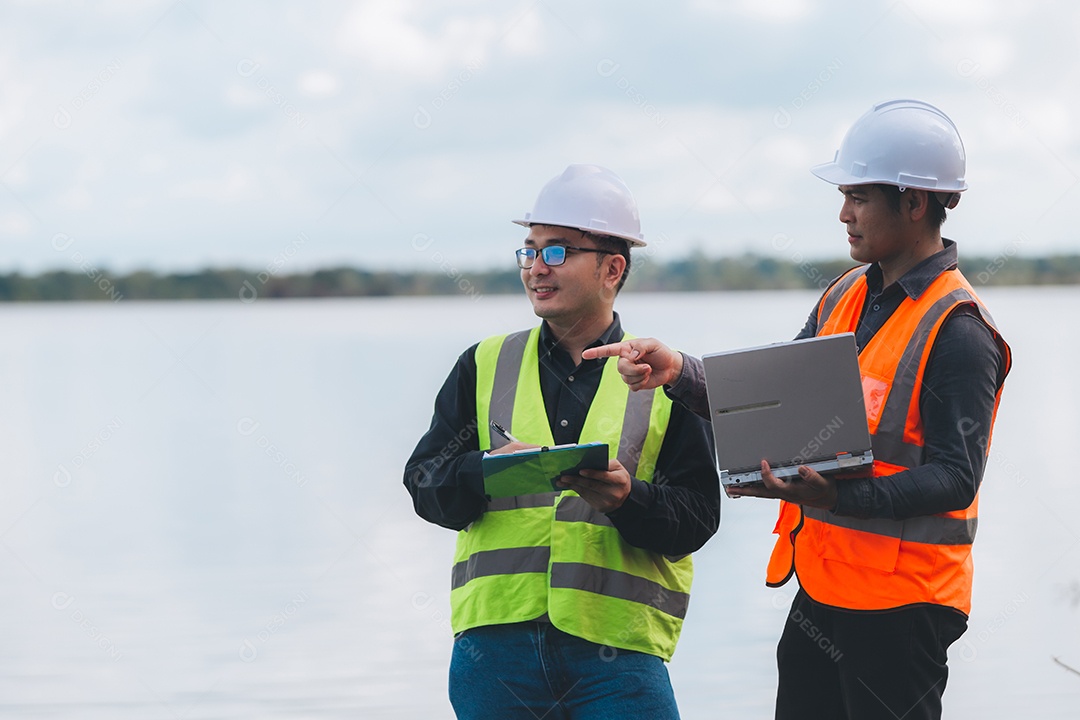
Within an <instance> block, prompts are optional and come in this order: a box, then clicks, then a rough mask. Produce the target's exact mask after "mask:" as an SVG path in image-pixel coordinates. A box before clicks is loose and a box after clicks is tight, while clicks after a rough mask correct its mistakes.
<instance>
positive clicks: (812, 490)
mask: <svg viewBox="0 0 1080 720" xmlns="http://www.w3.org/2000/svg"><path fill="white" fill-rule="evenodd" d="M724 490H725V492H727V494H728V497H730V498H740V497H743V496H744V495H749V496H751V497H762V498H779V499H780V500H787V501H788V502H790V503H795V504H796V505H807V506H809V507H818V508H824V509H825V510H832V509H833V508H834V507H836V500H837V492H836V480H835V479H834V478H831V477H825V476H824V475H821V474H820V473H816V472H814V471H813V470H811V469H810V468H808V467H806V466H805V465H803V466H802V467H800V468H799V474H798V475H795V476H794V477H790V478H778V477H776V476H775V475H773V474H772V470H771V469H770V468H769V463H768V462H767V461H765V460H762V461H761V482H760V483H753V484H748V485H728V486H726V487H725V488H724Z"/></svg>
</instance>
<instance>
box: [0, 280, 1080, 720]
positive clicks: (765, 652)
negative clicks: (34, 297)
mask: <svg viewBox="0 0 1080 720" xmlns="http://www.w3.org/2000/svg"><path fill="white" fill-rule="evenodd" d="M983 294H984V299H985V300H986V301H987V303H988V304H989V305H990V307H991V309H992V310H993V312H994V314H995V317H996V319H997V320H998V324H999V326H1000V327H1001V328H1002V330H1003V332H1004V333H1005V335H1006V337H1007V338H1008V339H1009V340H1010V342H1011V343H1012V346H1013V348H1014V351H1015V369H1014V371H1013V374H1012V376H1011V377H1010V379H1009V381H1008V383H1007V385H1006V389H1005V396H1004V401H1003V403H1002V407H1001V411H1000V414H999V418H998V423H997V428H996V432H995V438H994V445H993V450H992V453H991V459H990V464H989V468H988V471H987V475H986V480H985V484H984V485H983V493H982V505H981V508H980V520H981V523H980V527H979V538H978V541H977V543H976V546H975V562H976V573H975V592H974V612H973V614H972V616H971V622H970V627H969V630H968V632H967V634H966V635H965V636H964V637H963V638H962V639H961V640H960V641H959V642H958V643H957V644H956V645H954V646H953V648H952V652H951V662H950V667H951V677H950V680H949V687H948V690H947V692H946V694H945V707H946V717H950V718H1014V717H1038V718H1075V717H1077V714H1078V711H1077V708H1078V707H1080V675H1078V674H1076V673H1075V672H1072V671H1070V670H1069V669H1067V667H1066V666H1069V667H1071V668H1075V669H1076V670H1080V519H1078V517H1077V513H1076V510H1075V508H1076V507H1078V506H1080V483H1077V481H1076V472H1075V471H1074V470H1072V469H1071V468H1070V466H1069V465H1068V463H1069V462H1070V461H1071V459H1072V456H1073V452H1074V451H1075V449H1076V448H1077V445H1078V444H1077V441H1076V438H1077V437H1078V435H1080V413H1078V410H1077V409H1078V407H1080V382H1078V380H1077V373H1076V371H1075V367H1076V362H1077V361H1076V358H1077V357H1078V355H1080V335H1078V333H1077V331H1076V327H1077V324H1076V320H1075V318H1076V317H1077V315H1078V314H1080V289H1077V288H1046V289H1034V288H1020V289H996V290H987V291H985V292H984V293H983ZM815 295H816V294H815V293H804V292H790V293H745V294H744V293H725V294H688V295H674V294H673V295H660V294H641V295H634V294H628V295H626V296H625V297H622V298H620V299H619V302H618V309H619V310H620V312H621V314H622V317H623V321H624V325H625V327H626V328H627V329H628V330H630V331H632V332H634V333H636V334H638V335H655V336H658V337H660V338H662V339H664V340H665V341H667V342H669V343H670V344H673V345H675V346H678V347H680V348H682V349H684V350H687V351H689V352H692V353H696V354H700V353H703V352H709V351H715V350H722V349H730V348H735V347H739V346H745V345H753V344H760V343H765V342H773V341H777V340H783V339H789V338H790V337H792V336H794V334H795V333H796V331H797V330H798V329H799V328H800V327H801V326H802V323H803V320H804V319H805V316H806V314H807V312H808V311H809V309H810V307H811V305H812V303H813V301H814V299H815ZM1047 308H1050V309H1051V310H1052V311H1053V312H1052V313H1051V314H1056V315H1057V316H1058V317H1059V320H1057V321H1054V320H1053V318H1047V317H1046V309H1047ZM703 318H708V320H707V321H703ZM533 323H534V318H533V316H532V314H531V311H530V310H529V307H528V304H527V302H526V301H525V299H524V298H523V297H520V296H492V297H480V298H473V297H452V298H405V299H385V300H384V299H366V300H332V301H288V302H285V301H283V302H263V301H259V302H256V303H253V304H244V303H241V302H239V301H235V302H213V303H201V302H187V303H158V304H154V303H130V302H120V303H117V304H113V303H101V304H60V305H6V306H3V307H2V308H0V332H2V336H3V337H4V338H5V340H6V343H5V349H4V352H3V353H2V354H0V367H2V369H0V387H2V393H0V400H2V402H0V431H2V432H0V437H2V439H3V448H4V456H5V457H7V458H8V460H7V462H8V469H7V471H6V472H5V476H4V478H3V482H2V483H0V493H2V495H0V587H2V588H3V591H2V597H3V602H2V607H3V612H0V717H5V718H6V717H11V718H24V717H35V718H75V717H77V718H110V719H113V720H115V719H126V718H139V719H140V720H145V719H147V718H184V720H194V719H197V718H254V717H281V718H336V717H364V718H383V717H386V718H390V717H395V718H396V717H405V718H421V717H423V718H448V717H452V712H451V710H450V706H449V703H448V701H447V699H446V669H447V665H448V662H449V656H450V647H451V636H450V626H449V619H448V617H449V587H448V585H449V567H450V561H451V555H452V549H453V544H454V534H453V533H452V532H450V531H447V530H443V529H441V528H438V527H434V526H431V525H428V524H426V523H425V522H423V521H422V520H420V519H419V518H418V517H416V516H415V515H414V514H413V511H412V507H411V503H410V499H409V496H408V494H407V492H406V491H405V489H404V488H403V487H402V485H401V475H402V467H403V464H404V462H405V460H406V458H407V457H408V455H409V453H410V452H411V450H412V447H413V445H414V444H415V442H416V440H417V439H418V438H419V436H420V435H421V434H422V432H423V431H424V430H425V429H426V428H427V425H428V422H429V419H430V414H431V408H432V401H433V400H434V397H435V393H436V391H437V390H438V388H439V386H440V385H441V383H442V381H443V379H444V378H445V376H446V373H447V372H448V371H449V369H450V367H451V366H452V364H453V362H454V360H455V358H456V357H457V355H458V354H459V353H460V352H461V351H462V350H464V349H465V348H466V347H467V346H468V345H470V344H472V343H473V342H475V341H477V340H479V339H480V338H482V337H484V336H486V335H489V334H493V333H496V332H505V331H509V330H514V329H519V328H524V327H529V326H531V325H532V324H533ZM1063 462H1064V463H1065V465H1064V468H1063V469H1061V468H1062V464H1063ZM1052 464H1053V465H1055V466H1057V467H1059V470H1057V471H1052V470H1051V467H1052ZM775 511H776V509H775V504H774V501H757V500H754V499H743V500H740V501H739V502H737V503H736V502H731V501H726V500H725V503H724V507H723V520H722V523H721V528H720V531H719V532H718V533H717V535H716V536H715V537H714V538H713V539H712V540H711V541H710V542H709V544H708V545H707V546H706V547H705V548H704V549H703V550H702V551H701V552H700V553H698V554H697V555H696V567H697V573H696V577H695V584H694V590H693V599H692V602H691V606H690V612H689V615H688V618H687V622H686V626H685V631H684V633H683V637H682V641H681V642H680V645H679V648H678V650H677V651H676V654H675V658H674V660H673V662H672V663H671V665H670V671H671V676H672V682H673V684H674V686H675V691H676V695H677V697H678V699H679V702H680V706H681V709H682V713H683V716H684V717H685V718H688V719H693V718H714V717H732V718H770V717H772V701H773V695H774V689H775V675H776V671H775V665H774V659H773V652H774V649H775V644H776V640H777V638H778V636H779V633H780V630H781V626H782V625H783V622H784V618H785V614H786V611H787V608H788V604H789V602H790V600H791V597H792V594H793V589H792V588H791V587H790V586H789V587H785V588H781V589H778V590H773V589H769V588H766V587H765V586H764V584H763V576H764V567H765V560H766V557H767V555H768V552H769V549H770V548H771V545H772V536H771V535H770V530H771V529H772V525H773V521H774V518H775ZM1055 658H1057V662H1055ZM1059 663H1063V664H1059Z"/></svg>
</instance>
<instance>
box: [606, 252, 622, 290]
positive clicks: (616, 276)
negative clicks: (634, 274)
mask: <svg viewBox="0 0 1080 720" xmlns="http://www.w3.org/2000/svg"><path fill="white" fill-rule="evenodd" d="M607 258H608V260H610V262H609V263H608V264H607V274H606V276H605V278H604V279H605V281H612V280H614V285H615V286H617V285H618V284H619V280H621V279H622V275H623V271H624V270H626V258H624V257H623V256H622V255H608V256H607Z"/></svg>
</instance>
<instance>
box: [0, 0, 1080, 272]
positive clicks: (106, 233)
mask: <svg viewBox="0 0 1080 720" xmlns="http://www.w3.org/2000/svg"><path fill="white" fill-rule="evenodd" d="M92 8H93V9H92ZM1078 38H1080V5H1078V4H1077V3H1073V2H1065V1H1064V0H1063V1H1061V2H1041V3H1040V2H1030V1H1029V2H985V1H983V0H978V1H976V0H949V1H948V2H941V1H940V0H933V1H929V0H907V1H901V2H892V3H890V2H845V3H839V2H815V1H814V0H784V1H782V2H766V0H745V1H728V2H704V1H699V2H667V3H658V2H657V3H634V4H632V3H627V2H580V0H574V1H568V0H535V1H525V2H495V1H491V0H476V1H473V2H439V3H435V2H425V3H419V2H416V3H411V2H405V1H403V0H387V1H377V2H359V3H340V2H323V3H314V2H304V3H300V2H296V3H269V2H258V3H256V2H245V3H232V2H230V3H220V2H219V3H212V2H197V1H194V0H177V1H175V2H160V3H145V4H142V3H140V4H135V3H123V2H112V3H109V2H102V3H85V4H84V3H49V2H22V3H13V2H9V3H4V4H3V6H2V9H0V242H2V252H0V270H5V271H10V270H19V271H23V272H37V271H40V270H43V269H53V268H58V269H69V270H70V269H73V268H75V267H77V266H79V265H80V264H85V263H87V262H90V263H94V264H95V265H96V266H98V267H102V268H107V269H110V270H113V271H117V272H119V271H129V270H132V269H136V268H150V269H155V270H193V269H199V268H202V267H206V266H218V267H220V266H240V267H245V268H251V269H264V268H272V269H273V271H274V272H294V271H301V270H307V269H311V268H315V267H323V266H328V265H337V264H342V263H344V264H348V265H354V266H363V267H370V268H410V269H428V270H431V269H433V268H435V267H443V268H446V267H451V266H452V267H455V268H459V269H470V268H489V267H493V266H496V265H497V264H503V265H506V266H511V265H512V262H513V258H512V255H513V250H514V249H515V248H516V247H518V246H519V245H520V241H521V239H522V238H523V236H524V231H523V230H522V229H521V228H518V227H517V226H515V225H512V224H511V223H510V220H511V219H512V218H515V217H519V216H520V214H521V213H522V212H524V211H525V210H527V209H529V207H530V206H531V204H532V202H533V200H534V199H535V197H536V193H537V191H538V190H539V189H540V187H541V186H542V185H543V184H544V183H545V182H546V181H547V180H548V179H550V178H551V177H553V176H554V175H556V174H558V173H559V172H561V171H562V169H563V168H564V167H565V166H566V165H567V164H569V163H573V162H589V163H599V164H602V165H607V166H608V167H610V168H612V169H613V170H615V172H617V173H618V174H619V175H621V176H622V178H623V179H624V180H625V181H626V183H627V184H628V185H629V186H630V188H631V190H632V191H633V192H634V194H635V196H636V198H637V201H638V205H639V208H640V213H641V219H642V230H643V232H644V233H645V237H646V240H647V241H649V242H650V248H649V249H648V250H647V251H645V252H649V253H650V254H652V255H653V256H655V257H656V258H658V259H674V258H678V257H683V256H685V255H687V254H688V253H690V252H692V251H694V250H696V249H700V250H702V251H704V252H706V253H708V254H710V255H727V254H736V253H742V252H746V251H757V252H761V253H766V254H770V255H776V256H778V257H783V258H788V259H792V258H793V259H796V260H798V259H800V258H808V259H809V258H814V259H817V258H839V257H843V256H845V255H846V251H847V245H846V242H845V239H846V238H845V235H844V232H843V227H842V225H841V224H840V223H839V221H838V220H837V217H836V216H837V213H838V211H839V205H840V196H839V194H838V193H837V192H836V190H835V188H834V187H833V186H830V185H827V184H826V183H824V182H823V181H821V180H818V179H816V178H815V177H813V176H812V175H811V174H810V173H809V172H808V168H809V167H810V166H811V165H814V164H817V163H819V162H825V161H828V160H831V159H832V156H833V153H834V151H835V150H836V147H837V146H838V144H839V142H840V139H841V137H842V136H843V134H844V131H845V130H846V129H847V127H848V126H849V125H850V124H851V123H852V122H853V121H854V120H855V119H856V118H858V116H859V115H861V114H862V113H863V112H864V111H865V110H867V109H868V108H869V107H870V106H871V105H872V104H873V103H874V102H877V101H880V100H885V99H890V98H896V97H915V98H919V99H923V100H927V101H929V102H932V103H934V104H936V105H938V106H939V107H941V108H942V109H943V110H945V112H946V113H948V114H949V115H950V116H951V117H952V119H953V120H954V121H955V123H956V124H957V126H958V127H959V129H960V132H961V135H962V137H963V140H964V143H965V146H966V149H967V153H968V169H967V178H968V182H969V184H970V186H971V189H970V190H969V191H968V192H967V193H965V195H964V198H963V201H962V202H961V204H960V206H959V207H958V208H957V209H956V210H955V211H953V212H952V213H951V215H950V218H949V220H948V221H947V223H946V225H945V235H946V236H948V237H952V238H954V239H956V240H957V241H958V242H959V243H960V250H961V254H967V255H973V254H978V255H985V256H993V255H1012V254H1016V253H1020V254H1024V255H1040V254H1048V253H1057V252H1078V251H1080V243H1078V242H1077V233H1078V230H1077V221H1076V219H1075V215H1076V213H1075V210H1076V209H1077V207H1078V205H1080V189H1078V185H1080V133H1078V132H1077V127H1078V126H1080V92H1078V88H1080V74H1078V68H1080V51H1078V46H1080V41H1078Z"/></svg>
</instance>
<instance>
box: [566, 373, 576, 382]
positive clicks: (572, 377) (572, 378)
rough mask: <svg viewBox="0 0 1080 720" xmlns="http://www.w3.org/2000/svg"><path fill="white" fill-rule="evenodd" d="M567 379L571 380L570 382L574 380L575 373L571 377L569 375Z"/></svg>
mask: <svg viewBox="0 0 1080 720" xmlns="http://www.w3.org/2000/svg"><path fill="white" fill-rule="evenodd" d="M566 379H567V380H569V381H570V382H574V376H573V375H571V376H570V377H568V378H566Z"/></svg>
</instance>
